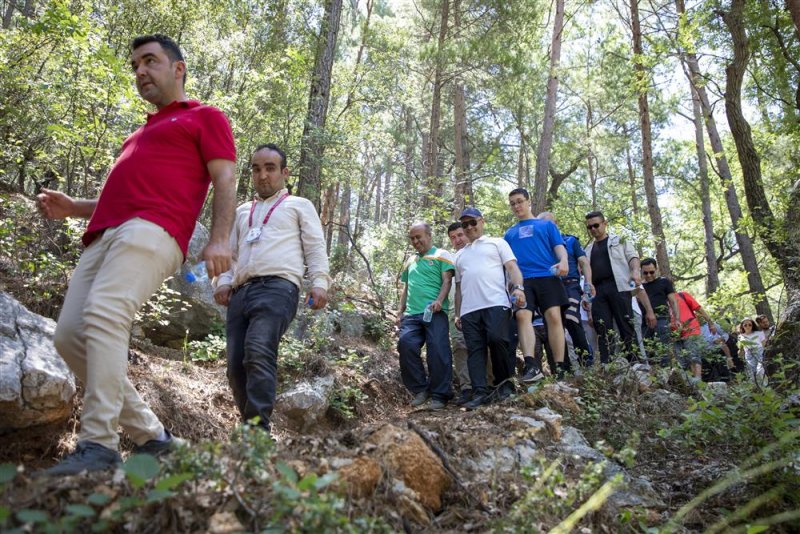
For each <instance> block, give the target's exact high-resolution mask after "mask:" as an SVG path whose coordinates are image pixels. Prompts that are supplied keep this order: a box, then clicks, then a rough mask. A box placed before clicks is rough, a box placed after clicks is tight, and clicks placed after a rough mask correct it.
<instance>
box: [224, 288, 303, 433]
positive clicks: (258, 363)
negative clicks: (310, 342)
mask: <svg viewBox="0 0 800 534" xmlns="http://www.w3.org/2000/svg"><path fill="white" fill-rule="evenodd" d="M297 299H298V288H297V286H296V285H294V284H293V283H292V282H290V281H288V280H285V279H283V278H279V277H277V276H265V277H262V278H260V279H259V280H258V281H256V282H253V283H250V284H247V285H244V286H241V287H240V288H239V289H238V290H237V291H236V292H235V293H234V294H233V296H231V301H230V303H229V304H228V321H227V328H226V331H227V335H228V382H229V383H230V385H231V389H232V390H233V398H234V400H235V401H236V406H237V407H238V408H239V413H240V414H241V416H242V419H243V420H244V421H249V420H250V419H252V418H253V417H256V416H258V417H259V419H260V421H259V424H260V425H261V426H263V427H265V428H267V429H269V419H270V417H271V416H272V408H273V406H274V405H275V393H276V385H277V373H278V344H279V343H280V341H281V337H283V334H284V333H285V332H286V329H287V328H289V323H291V322H292V319H294V316H295V314H296V313H297Z"/></svg>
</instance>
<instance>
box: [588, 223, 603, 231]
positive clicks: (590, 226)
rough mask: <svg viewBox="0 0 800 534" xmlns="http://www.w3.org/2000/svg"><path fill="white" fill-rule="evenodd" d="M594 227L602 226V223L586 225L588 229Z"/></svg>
mask: <svg viewBox="0 0 800 534" xmlns="http://www.w3.org/2000/svg"><path fill="white" fill-rule="evenodd" d="M593 228H600V223H594V224H587V225H586V229H587V230H591V229H593Z"/></svg>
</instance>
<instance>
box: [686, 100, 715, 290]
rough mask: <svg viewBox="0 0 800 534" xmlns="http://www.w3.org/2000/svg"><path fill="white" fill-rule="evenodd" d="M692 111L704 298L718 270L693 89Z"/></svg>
mask: <svg viewBox="0 0 800 534" xmlns="http://www.w3.org/2000/svg"><path fill="white" fill-rule="evenodd" d="M690 89H691V91H692V111H693V112H694V141H695V148H696V149H697V170H698V174H699V178H700V199H701V202H702V206H703V232H704V234H705V239H706V242H705V252H706V267H707V269H708V275H707V276H706V297H709V296H711V295H713V294H714V292H716V291H717V289H719V270H718V268H717V251H716V250H715V247H714V220H713V219H712V218H711V194H710V192H709V182H708V162H707V161H706V142H705V136H704V135H703V112H702V111H701V107H700V97H698V96H697V92H696V91H695V90H694V88H693V87H690Z"/></svg>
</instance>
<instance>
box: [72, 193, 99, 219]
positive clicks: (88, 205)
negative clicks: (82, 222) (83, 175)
mask: <svg viewBox="0 0 800 534" xmlns="http://www.w3.org/2000/svg"><path fill="white" fill-rule="evenodd" d="M96 207H97V199H91V200H89V199H85V198H76V199H74V200H73V214H72V216H73V217H80V218H81V219H89V218H91V216H92V214H93V213H94V210H95V208H96Z"/></svg>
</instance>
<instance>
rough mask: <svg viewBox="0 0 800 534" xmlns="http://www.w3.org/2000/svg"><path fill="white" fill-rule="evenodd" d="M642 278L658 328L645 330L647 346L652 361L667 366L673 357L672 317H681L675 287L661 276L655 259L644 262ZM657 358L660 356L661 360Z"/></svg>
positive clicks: (647, 327)
mask: <svg viewBox="0 0 800 534" xmlns="http://www.w3.org/2000/svg"><path fill="white" fill-rule="evenodd" d="M642 277H643V278H644V290H645V291H646V292H647V296H648V298H649V299H650V305H651V306H652V307H653V311H654V312H655V314H656V327H655V328H650V327H649V326H646V327H645V329H644V339H645V345H646V346H647V348H648V352H650V354H649V357H650V359H651V360H653V361H661V365H664V366H667V365H669V362H670V356H671V355H672V340H671V339H670V333H671V329H670V324H671V323H672V322H674V321H675V319H672V318H671V317H680V311H679V309H678V298H677V295H676V293H675V287H674V286H673V285H672V281H670V280H669V279H668V278H664V277H663V276H659V274H658V264H657V263H656V260H654V259H653V258H645V259H643V260H642ZM670 309H672V314H670ZM648 340H649V341H648ZM656 340H657V341H658V343H656ZM656 356H660V358H659V357H656Z"/></svg>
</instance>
